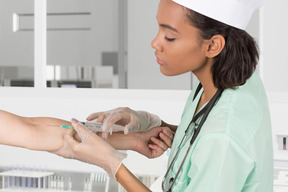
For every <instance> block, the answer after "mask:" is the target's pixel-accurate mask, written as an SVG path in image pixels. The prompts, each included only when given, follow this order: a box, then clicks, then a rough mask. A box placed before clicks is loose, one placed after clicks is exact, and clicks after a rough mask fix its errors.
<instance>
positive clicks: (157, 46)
mask: <svg viewBox="0 0 288 192" xmlns="http://www.w3.org/2000/svg"><path fill="white" fill-rule="evenodd" d="M151 47H152V48H153V49H156V50H157V51H162V46H161V43H160V41H159V33H158V34H157V35H156V37H155V38H154V39H153V40H152V42H151Z"/></svg>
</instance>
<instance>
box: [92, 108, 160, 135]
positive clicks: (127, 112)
mask: <svg viewBox="0 0 288 192" xmlns="http://www.w3.org/2000/svg"><path fill="white" fill-rule="evenodd" d="M96 118H97V121H98V122H102V123H103V127H102V129H103V130H110V128H111V126H112V125H113V124H119V125H122V126H124V134H128V133H131V132H141V131H146V130H148V129H150V128H153V127H159V126H160V125H161V119H160V118H159V117H158V116H157V115H154V114H151V113H148V112H146V111H134V110H132V109H130V108H128V107H120V108H116V109H113V110H109V111H105V112H98V113H93V114H91V115H89V117H87V120H88V121H91V120H94V119H96ZM106 132H107V131H106ZM102 136H104V138H107V133H104V132H103V135H102Z"/></svg>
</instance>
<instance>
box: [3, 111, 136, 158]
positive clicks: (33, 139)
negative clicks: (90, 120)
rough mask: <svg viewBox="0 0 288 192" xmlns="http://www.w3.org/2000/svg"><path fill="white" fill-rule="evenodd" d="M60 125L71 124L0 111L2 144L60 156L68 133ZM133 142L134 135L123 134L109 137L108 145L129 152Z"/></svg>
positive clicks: (53, 119)
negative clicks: (65, 134) (65, 135)
mask: <svg viewBox="0 0 288 192" xmlns="http://www.w3.org/2000/svg"><path fill="white" fill-rule="evenodd" d="M51 125H56V126H51ZM60 125H71V122H70V121H65V120H62V119H57V118H52V117H21V116H18V115H15V114H12V113H9V112H6V111H2V110H0V144H4V145H11V146H16V147H24V148H28V149H32V150H41V151H49V152H55V153H57V154H59V152H60V151H61V149H62V148H63V147H64V138H63V137H64V133H65V131H66V129H64V128H61V127H60ZM57 126H58V127H57ZM98 135H101V133H98ZM76 138H78V139H80V138H79V137H77V136H76ZM133 141H135V137H134V136H133V135H130V134H129V135H124V134H123V132H122V133H117V134H113V135H111V136H109V141H108V143H110V144H111V145H112V146H113V147H115V148H116V149H121V150H128V149H133V147H134V146H133V145H134V142H133Z"/></svg>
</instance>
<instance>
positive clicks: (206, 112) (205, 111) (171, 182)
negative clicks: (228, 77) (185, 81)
mask: <svg viewBox="0 0 288 192" xmlns="http://www.w3.org/2000/svg"><path fill="white" fill-rule="evenodd" d="M201 88H202V85H201V83H200V84H199V85H198V87H197V89H196V91H195V94H194V97H193V101H194V99H195V98H196V96H197V95H198V93H199V91H200V90H201ZM222 92H223V89H218V90H217V92H216V93H215V95H214V96H213V97H212V99H211V100H210V101H209V102H208V103H207V105H206V106H205V107H204V108H203V109H202V110H201V111H199V112H198V113H197V114H196V115H195V116H194V117H193V118H192V120H191V121H190V123H189V124H188V126H187V128H186V130H185V135H184V137H183V138H182V140H181V142H180V144H179V147H178V149H177V151H176V154H175V156H174V157H173V159H172V161H171V164H170V165H169V167H168V169H167V171H166V173H165V175H164V177H163V180H162V191H163V192H171V189H172V187H173V185H174V183H175V181H176V178H177V176H178V175H179V173H180V170H181V168H182V166H183V164H184V161H185V159H186V157H187V155H188V153H189V151H190V148H191V146H192V145H193V143H194V141H195V139H196V137H197V136H198V134H199V132H200V130H201V128H202V125H203V124H204V122H205V120H206V119H207V116H208V115H209V113H210V111H211V109H212V108H213V106H214V105H215V103H216V101H217V100H218V99H219V98H220V96H221V94H222ZM203 114H204V115H203ZM202 115H203V117H202V119H201V121H200V123H199V124H198V128H197V129H194V134H193V136H192V138H191V140H190V145H189V148H188V149H187V152H186V154H185V156H184V159H183V160H182V162H181V164H180V167H179V169H178V171H177V173H176V175H175V176H174V177H172V178H170V179H169V188H168V190H165V189H164V182H165V180H166V177H167V175H168V173H169V171H170V170H171V168H172V166H173V165H174V163H175V160H176V157H177V156H178V153H179V151H180V150H181V148H182V145H183V144H184V143H183V141H185V140H186V137H187V136H188V133H189V127H190V125H191V124H192V123H195V127H196V126H197V124H196V121H197V120H198V119H199V117H201V116H202Z"/></svg>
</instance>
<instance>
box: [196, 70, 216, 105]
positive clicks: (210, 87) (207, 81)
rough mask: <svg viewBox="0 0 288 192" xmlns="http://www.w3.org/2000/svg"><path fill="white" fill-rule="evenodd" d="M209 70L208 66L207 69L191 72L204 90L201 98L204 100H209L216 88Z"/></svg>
mask: <svg viewBox="0 0 288 192" xmlns="http://www.w3.org/2000/svg"><path fill="white" fill-rule="evenodd" d="M210 71H211V68H209V67H208V68H207V69H203V70H201V71H197V72H193V73H194V74H195V75H196V77H197V78H198V80H199V81H200V82H201V84H202V86H203V89H204V92H203V94H202V97H201V100H202V101H204V102H207V101H209V100H210V99H211V98H212V97H213V96H214V95H215V93H216V92H217V90H218V89H217V88H216V87H215V85H214V83H213V77H212V74H211V72H210Z"/></svg>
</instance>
